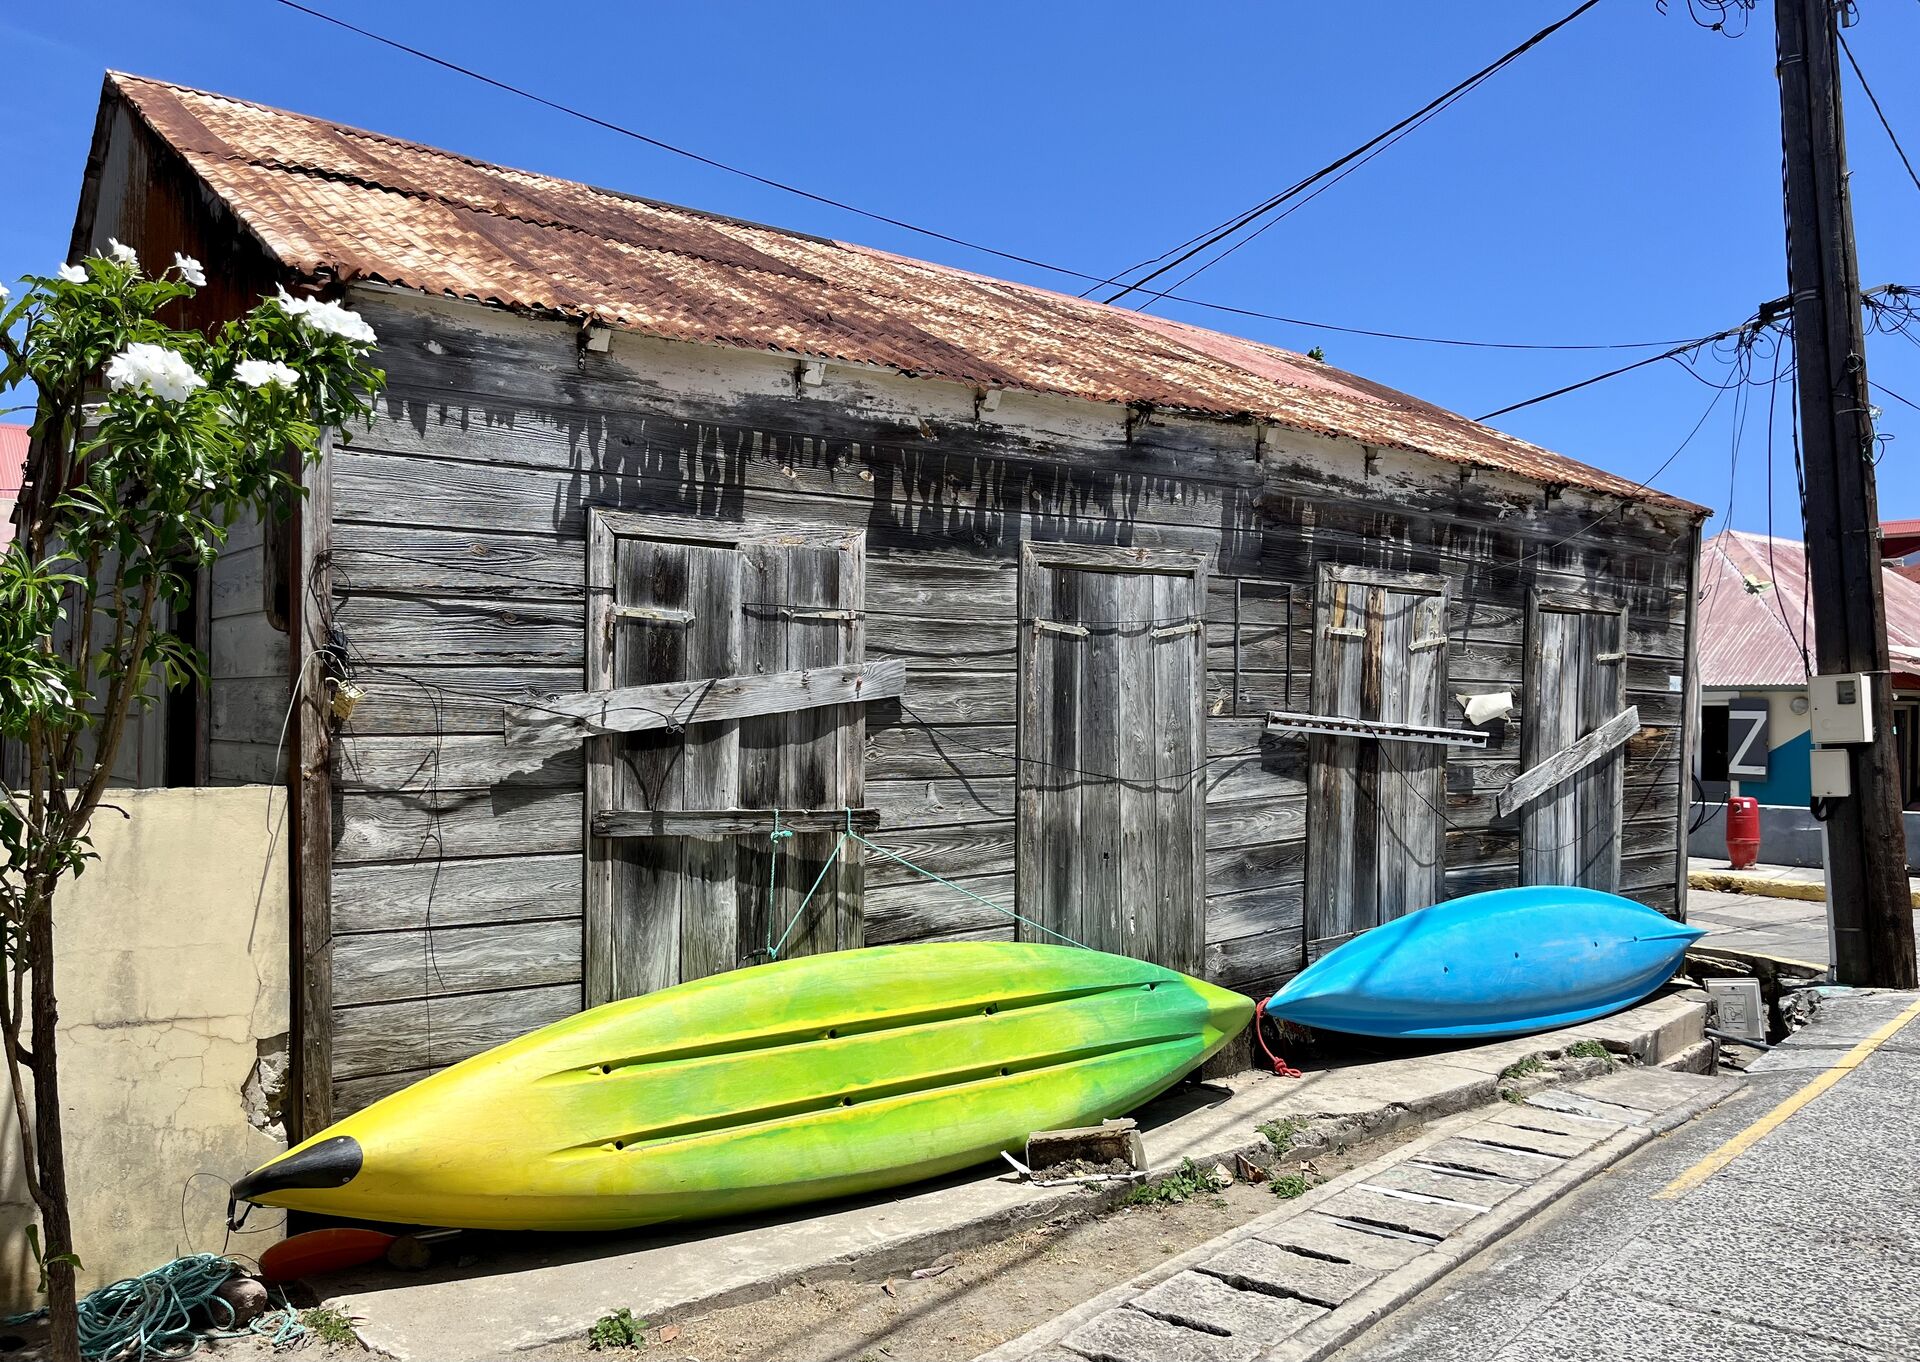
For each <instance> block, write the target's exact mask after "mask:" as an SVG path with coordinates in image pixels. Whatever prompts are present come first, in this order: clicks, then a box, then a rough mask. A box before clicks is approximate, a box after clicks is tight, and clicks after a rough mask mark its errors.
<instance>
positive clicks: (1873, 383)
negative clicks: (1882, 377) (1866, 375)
mask: <svg viewBox="0 0 1920 1362" xmlns="http://www.w3.org/2000/svg"><path fill="white" fill-rule="evenodd" d="M1867 386H1868V387H1870V388H1875V389H1878V390H1879V391H1880V392H1883V393H1885V394H1886V395H1887V396H1888V397H1891V398H1892V399H1893V400H1894V401H1896V402H1899V403H1902V404H1904V405H1906V406H1909V407H1912V408H1913V409H1914V410H1915V411H1920V402H1915V401H1913V400H1912V399H1911V398H1906V397H1902V396H1900V394H1899V393H1897V392H1895V391H1894V390H1893V389H1892V388H1889V387H1888V386H1887V385H1886V384H1884V383H1881V382H1878V381H1877V380H1875V379H1871V378H1870V379H1868V380H1867Z"/></svg>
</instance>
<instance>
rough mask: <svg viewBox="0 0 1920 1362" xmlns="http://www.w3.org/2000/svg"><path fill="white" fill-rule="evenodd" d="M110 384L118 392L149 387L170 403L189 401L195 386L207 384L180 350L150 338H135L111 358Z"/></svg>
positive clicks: (108, 372)
mask: <svg viewBox="0 0 1920 1362" xmlns="http://www.w3.org/2000/svg"><path fill="white" fill-rule="evenodd" d="M107 383H108V384H109V385H110V386H111V387H112V388H113V389H114V391H116V392H119V391H121V390H123V389H127V388H145V389H146V390H147V391H148V392H150V393H152V394H153V395H154V396H155V397H162V398H165V399H166V400H167V401H169V402H182V401H185V400H186V398H187V395H188V394H190V393H191V392H192V391H193V390H194V389H195V388H204V387H206V386H207V380H206V379H204V378H202V377H200V375H199V374H196V373H195V372H194V371H193V366H192V365H191V364H189V363H187V361H186V359H185V358H184V357H183V356H182V355H181V354H180V352H179V351H178V350H169V349H167V347H166V346H164V345H151V344H149V343H147V342H146V341H135V342H134V343H133V344H132V345H129V346H128V347H127V348H126V349H124V350H122V351H121V352H120V353H119V354H117V355H115V356H114V357H113V358H112V359H110V360H108V361H107Z"/></svg>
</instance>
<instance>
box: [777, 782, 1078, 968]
mask: <svg viewBox="0 0 1920 1362" xmlns="http://www.w3.org/2000/svg"><path fill="white" fill-rule="evenodd" d="M791 836H793V833H792V832H791V831H786V832H783V831H781V829H780V811H779V810H778V809H775V810H774V811H773V842H774V849H773V856H772V857H771V860H773V861H774V862H775V863H778V861H779V859H780V854H779V853H780V841H781V839H782V838H786V837H791ZM848 842H858V843H859V844H860V845H861V846H863V847H871V848H872V849H873V850H875V851H877V852H879V853H880V854H881V855H882V856H885V857H886V858H887V859H888V860H890V861H898V862H899V863H900V864H901V865H904V866H905V867H906V868H907V869H909V870H911V871H912V872H913V873H914V874H916V875H924V876H926V877H927V878H928V879H930V880H932V881H933V882H934V883H935V884H944V885H945V886H946V887H947V888H949V889H951V890H953V891H954V892H955V893H959V894H965V895H966V896H967V897H968V898H970V899H972V900H973V901H974V902H975V903H984V904H985V905H986V906H987V907H989V908H991V909H993V911H994V912H996V913H1000V914H1003V915H1004V916H1006V917H1010V918H1012V919H1013V920H1014V921H1015V922H1024V923H1026V924H1027V926H1029V927H1031V928H1033V929H1034V930H1035V931H1036V932H1045V933H1046V934H1047V935H1048V936H1050V937H1052V938H1054V939H1055V940H1056V941H1064V942H1066V943H1067V944H1068V945H1069V946H1078V947H1079V948H1080V949H1081V950H1083V951H1085V950H1092V949H1093V948H1092V947H1091V946H1089V945H1087V943H1086V942H1084V941H1075V940H1074V939H1073V938H1072V937H1070V936H1067V935H1066V934H1065V933H1062V932H1056V931H1054V930H1053V928H1051V927H1049V926H1047V925H1046V924H1045V923H1043V922H1035V921H1034V920H1033V919H1032V918H1030V917H1027V916H1026V915H1024V914H1022V913H1016V912H1015V911H1014V910H1013V909H1011V908H1008V907H1005V906H1003V905H1001V904H998V903H995V902H994V901H993V900H992V899H990V898H988V897H986V896H985V895H984V894H976V893H974V892H973V891H972V890H971V889H969V888H967V887H966V886H965V885H963V884H955V883H954V882H953V881H952V880H949V879H947V878H945V877H944V876H941V875H936V874H934V873H933V872H932V871H931V870H928V869H927V868H926V867H925V866H921V865H915V864H914V863H913V862H912V861H909V860H908V859H907V858H906V857H905V856H902V855H901V854H900V853H899V852H897V851H889V850H888V849H887V848H886V847H883V846H881V845H880V844H879V843H878V842H876V841H873V840H872V839H871V838H868V837H863V836H861V835H860V834H859V833H857V832H855V831H854V830H853V810H852V809H848V810H847V827H846V831H844V832H842V833H841V834H840V837H839V840H838V841H836V842H835V843H834V844H833V850H832V851H831V852H829V853H828V854H827V860H826V864H825V865H823V866H821V867H820V873H819V874H818V875H815V876H814V877H813V887H812V888H810V889H808V890H807V895H806V897H805V898H803V899H801V900H800V906H799V908H797V909H796V910H795V911H794V914H793V918H792V920H791V921H789V922H788V923H787V927H786V930H785V931H783V932H781V933H780V940H779V942H778V943H777V944H776V943H775V941H774V939H773V899H774V893H773V883H774V881H773V873H774V867H773V866H772V865H769V866H768V867H767V958H768V959H769V960H778V959H779V958H780V951H781V948H782V947H784V946H785V945H786V944H787V938H788V937H790V936H792V935H793V929H794V928H795V927H798V926H799V925H800V920H801V919H802V918H804V917H805V916H806V915H807V905H808V904H809V903H812V902H813V896H814V895H815V894H816V893H818V892H819V890H820V885H821V883H822V882H823V881H824V880H825V879H826V878H827V871H829V870H831V869H832V868H833V863H834V861H835V860H837V859H838V858H839V855H840V849H841V848H842V847H844V846H846V844H847V843H848Z"/></svg>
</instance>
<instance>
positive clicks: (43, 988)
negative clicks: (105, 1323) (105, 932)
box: [28, 900, 80, 1362]
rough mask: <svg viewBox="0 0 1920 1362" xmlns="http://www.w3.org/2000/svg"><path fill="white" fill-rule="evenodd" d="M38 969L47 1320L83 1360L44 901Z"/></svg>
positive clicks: (37, 1136)
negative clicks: (76, 1302)
mask: <svg viewBox="0 0 1920 1362" xmlns="http://www.w3.org/2000/svg"><path fill="white" fill-rule="evenodd" d="M28 952H29V956H30V964H31V967H32V970H33V984H32V986H33V1002H32V1014H33V1058H34V1066H33V1124H34V1146H35V1149H36V1150H37V1152H38V1153H39V1156H40V1191H41V1194H42V1201H41V1205H40V1220H41V1231H42V1233H43V1235H44V1236H45V1252H46V1268H47V1320H48V1324H49V1326H50V1329H51V1332H52V1337H51V1339H50V1340H49V1348H48V1355H49V1356H50V1357H52V1358H53V1359H54V1362H80V1320H79V1316H78V1315H77V1313H76V1312H75V1308H74V1307H75V1291H74V1280H73V1261H72V1258H71V1255H72V1253H73V1222H72V1221H71V1219H69V1217H68V1215H67V1159H66V1152H65V1150H64V1149H63V1148H62V1145H61V1138H60V1069H59V1064H58V1060H57V1058H56V1047H57V1045H58V1037H57V1036H56V1034H55V1032H56V1028H57V1026H58V1023H59V1019H60V1010H59V1007H58V1005H57V1004H56V1003H55V1001H54V995H53V905H52V903H50V902H47V901H45V900H42V902H41V903H40V904H39V906H38V911H36V912H35V913H34V915H33V922H32V929H31V932H30V934H29V937H28Z"/></svg>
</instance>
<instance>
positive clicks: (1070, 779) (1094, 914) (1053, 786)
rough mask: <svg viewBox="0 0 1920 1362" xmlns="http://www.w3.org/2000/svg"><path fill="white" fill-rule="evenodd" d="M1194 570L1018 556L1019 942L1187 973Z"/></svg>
mask: <svg viewBox="0 0 1920 1362" xmlns="http://www.w3.org/2000/svg"><path fill="white" fill-rule="evenodd" d="M1206 595H1207V590H1206V568H1205V560H1204V559H1203V558H1202V557H1200V555H1197V554H1188V553H1176V552H1171V551H1166V552H1153V551H1148V550H1136V549H1117V548H1090V547H1075V546H1070V545H1028V546H1027V547H1026V549H1025V550H1024V552H1023V554H1022V559H1021V569H1020V603H1021V604H1020V613H1021V621H1020V623H1021V629H1020V733H1019V753H1020V758H1021V760H1020V763H1019V778H1018V784H1019V828H1018V842H1019V850H1018V861H1017V868H1018V875H1017V879H1018V895H1019V906H1020V911H1021V913H1022V914H1024V915H1025V916H1026V917H1028V918H1031V919H1033V921H1034V922H1037V923H1039V924H1041V925H1042V926H1044V927H1045V928H1047V929H1048V931H1042V930H1039V929H1037V928H1036V927H1034V926H1032V925H1031V924H1029V923H1025V922H1023V923H1021V924H1020V928H1019V934H1020V939H1022V940H1026V941H1053V940H1057V939H1058V938H1057V937H1054V936H1052V935H1049V931H1051V932H1057V933H1059V934H1060V935H1061V936H1064V937H1067V938H1069V939H1071V940H1074V941H1078V942H1080V943H1081V944H1082V945H1086V946H1091V947H1093V948H1094V949H1096V950H1103V951H1111V952H1113V953H1115V954H1118V955H1128V956H1133V957H1135V958H1137V959H1141V960H1151V961H1154V962H1155V963H1157V964H1162V965H1166V966H1169V967H1171V968H1173V969H1178V970H1182V971H1185V972H1188V973H1194V974H1197V973H1199V971H1200V969H1201V966H1202V960H1203V956H1204V953H1205V949H1206V930H1205V897H1206V840H1205V839H1206V817H1205V814H1206V771H1205V766H1206V729H1205V721H1204V716H1203V707H1204V703H1205V698H1204V690H1205V686H1206V625H1205V621H1204V618H1203V617H1204V613H1205V608H1206Z"/></svg>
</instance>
